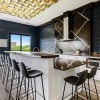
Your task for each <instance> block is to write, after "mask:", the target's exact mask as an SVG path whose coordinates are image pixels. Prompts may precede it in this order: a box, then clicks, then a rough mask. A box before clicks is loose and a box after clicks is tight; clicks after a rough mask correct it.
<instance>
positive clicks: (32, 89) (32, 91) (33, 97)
mask: <svg viewBox="0 0 100 100" xmlns="http://www.w3.org/2000/svg"><path fill="white" fill-rule="evenodd" d="M31 88H32V94H33V100H34V92H33V84H32V79H31Z"/></svg>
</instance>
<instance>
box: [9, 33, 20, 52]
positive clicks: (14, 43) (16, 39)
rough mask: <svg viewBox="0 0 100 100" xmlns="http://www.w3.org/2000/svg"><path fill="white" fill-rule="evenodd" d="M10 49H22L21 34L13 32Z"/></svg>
mask: <svg viewBox="0 0 100 100" xmlns="http://www.w3.org/2000/svg"><path fill="white" fill-rule="evenodd" d="M10 49H11V51H20V49H21V45H20V35H15V34H11V42H10Z"/></svg>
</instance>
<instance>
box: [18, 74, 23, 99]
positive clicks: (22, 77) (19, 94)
mask: <svg viewBox="0 0 100 100" xmlns="http://www.w3.org/2000/svg"><path fill="white" fill-rule="evenodd" d="M23 79H24V77H23V76H22V80H21V84H20V88H19V95H18V100H19V98H20V93H21V88H22V82H23Z"/></svg>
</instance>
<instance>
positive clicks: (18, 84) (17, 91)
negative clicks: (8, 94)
mask: <svg viewBox="0 0 100 100" xmlns="http://www.w3.org/2000/svg"><path fill="white" fill-rule="evenodd" d="M17 80H18V83H17V92H16V100H18V88H19V85H20V73H18V79H17Z"/></svg>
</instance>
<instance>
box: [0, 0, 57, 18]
mask: <svg viewBox="0 0 100 100" xmlns="http://www.w3.org/2000/svg"><path fill="white" fill-rule="evenodd" d="M57 1H58V0H0V12H1V13H4V14H8V15H12V16H16V17H20V18H24V19H28V20H29V19H31V18H32V17H34V16H35V15H37V14H39V13H40V12H42V11H43V10H44V9H46V8H47V7H50V6H51V5H52V4H54V3H56V2H57Z"/></svg>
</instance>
